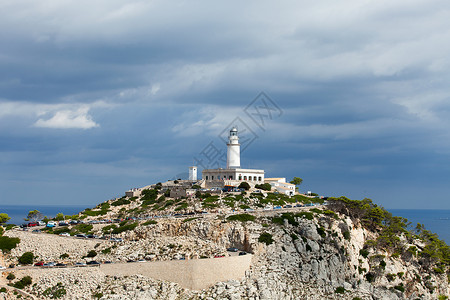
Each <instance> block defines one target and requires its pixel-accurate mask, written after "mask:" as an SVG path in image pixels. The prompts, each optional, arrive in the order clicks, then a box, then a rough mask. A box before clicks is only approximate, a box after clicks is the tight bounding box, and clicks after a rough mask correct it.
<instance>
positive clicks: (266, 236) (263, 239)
mask: <svg viewBox="0 0 450 300" xmlns="http://www.w3.org/2000/svg"><path fill="white" fill-rule="evenodd" d="M258 242H260V243H265V244H266V245H270V244H272V243H273V238H272V235H271V234H270V233H268V232H264V233H261V235H260V236H259V238H258Z"/></svg>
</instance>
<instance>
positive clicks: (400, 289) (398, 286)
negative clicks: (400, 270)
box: [394, 285, 405, 293]
mask: <svg viewBox="0 0 450 300" xmlns="http://www.w3.org/2000/svg"><path fill="white" fill-rule="evenodd" d="M394 289H396V290H397V291H400V292H402V293H403V292H404V291H405V288H404V287H403V286H402V285H396V286H394Z"/></svg>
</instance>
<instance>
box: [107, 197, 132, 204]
mask: <svg viewBox="0 0 450 300" xmlns="http://www.w3.org/2000/svg"><path fill="white" fill-rule="evenodd" d="M130 203H131V201H130V200H127V199H125V197H122V198H120V199H117V200H116V201H114V202H113V203H111V205H112V206H120V205H125V204H130Z"/></svg>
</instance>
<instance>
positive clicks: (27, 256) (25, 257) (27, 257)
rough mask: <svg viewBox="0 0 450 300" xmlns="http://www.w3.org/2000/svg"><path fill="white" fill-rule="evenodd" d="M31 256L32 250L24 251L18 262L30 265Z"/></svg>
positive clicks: (31, 261) (32, 256)
mask: <svg viewBox="0 0 450 300" xmlns="http://www.w3.org/2000/svg"><path fill="white" fill-rule="evenodd" d="M33 258H34V254H33V252H25V253H24V254H22V256H21V257H19V263H20V264H22V265H31V264H32V263H33Z"/></svg>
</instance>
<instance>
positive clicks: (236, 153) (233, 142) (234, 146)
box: [202, 127, 264, 188]
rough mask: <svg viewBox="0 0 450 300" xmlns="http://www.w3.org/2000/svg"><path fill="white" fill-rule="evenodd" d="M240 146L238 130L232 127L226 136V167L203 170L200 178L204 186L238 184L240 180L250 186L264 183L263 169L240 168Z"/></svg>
mask: <svg viewBox="0 0 450 300" xmlns="http://www.w3.org/2000/svg"><path fill="white" fill-rule="evenodd" d="M240 147H241V145H240V144H239V136H238V130H237V128H236V127H233V128H232V129H231V130H230V134H229V136H228V143H227V168H226V169H222V168H218V169H205V170H203V171H202V179H203V180H204V183H205V187H207V188H212V187H218V188H221V187H224V186H226V185H227V186H238V185H239V184H240V183H241V182H242V181H246V182H248V183H249V184H250V185H251V186H254V185H255V184H262V183H264V170H255V169H241V154H240V153H241V152H240Z"/></svg>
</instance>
